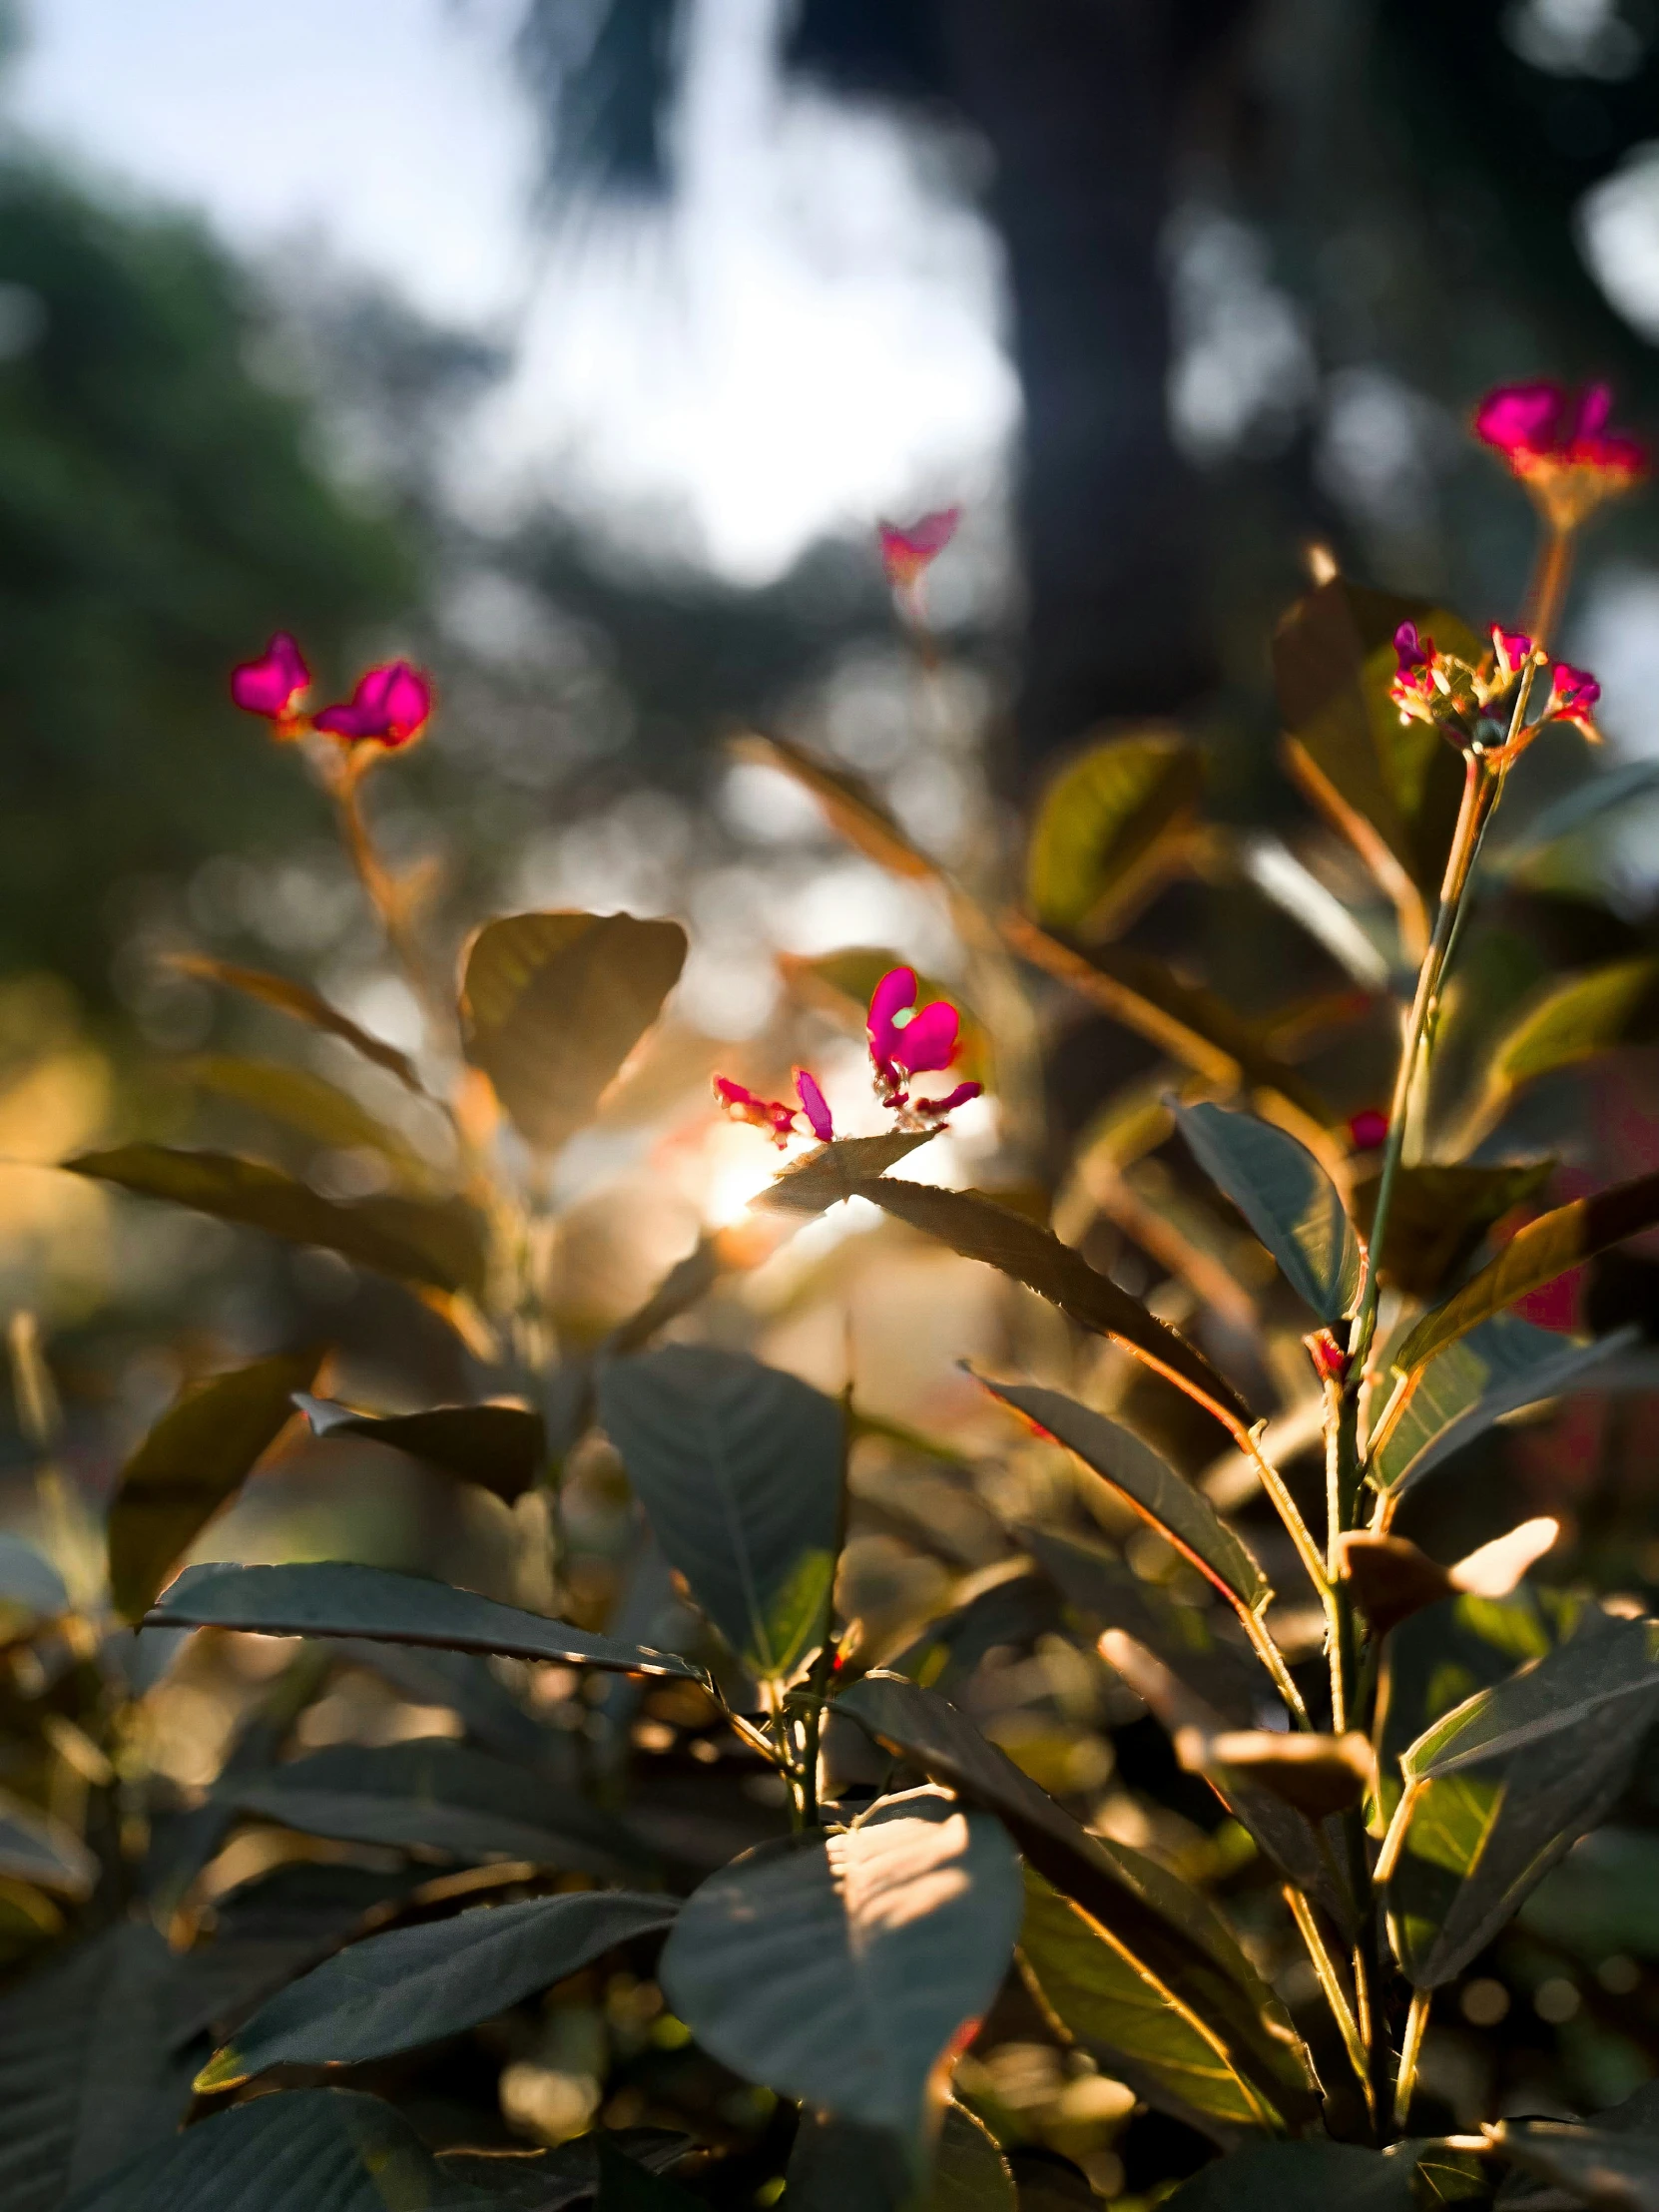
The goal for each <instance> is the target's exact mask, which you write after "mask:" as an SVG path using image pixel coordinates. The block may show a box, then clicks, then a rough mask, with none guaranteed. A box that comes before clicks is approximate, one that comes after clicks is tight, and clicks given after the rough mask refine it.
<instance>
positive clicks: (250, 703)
mask: <svg viewBox="0 0 1659 2212" xmlns="http://www.w3.org/2000/svg"><path fill="white" fill-rule="evenodd" d="M310 681H311V672H310V670H309V669H308V668H307V667H306V666H305V663H304V659H303V657H302V656H301V654H300V651H299V648H298V646H297V645H296V644H295V643H294V641H293V640H292V638H290V637H289V636H288V634H287V632H286V631H285V630H278V631H277V635H276V636H275V637H274V638H273V639H272V641H271V643H270V644H269V645H268V646H267V647H266V649H265V651H264V653H263V654H262V655H261V656H260V658H259V659H258V660H257V661H244V662H243V663H242V665H241V666H240V667H239V668H235V669H233V670H232V672H231V697H232V699H233V700H234V701H235V702H236V704H237V705H238V706H239V707H240V708H242V710H243V712H244V713H245V714H250V715H264V716H266V717H267V719H268V720H270V721H273V722H276V721H278V720H280V719H281V717H283V716H284V715H286V714H289V713H290V712H291V711H292V708H293V703H294V701H295V700H296V699H298V698H300V697H301V696H302V695H303V694H304V693H305V692H306V691H307V690H308V689H309V687H310Z"/></svg>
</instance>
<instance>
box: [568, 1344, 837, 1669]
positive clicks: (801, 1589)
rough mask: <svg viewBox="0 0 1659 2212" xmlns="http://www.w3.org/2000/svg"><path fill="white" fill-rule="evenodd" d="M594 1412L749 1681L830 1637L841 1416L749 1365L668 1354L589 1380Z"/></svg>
mask: <svg viewBox="0 0 1659 2212" xmlns="http://www.w3.org/2000/svg"><path fill="white" fill-rule="evenodd" d="M599 1414H600V1419H601V1421H602V1422H603V1424H604V1426H605V1428H606V1430H607V1431H608V1432H609V1435H610V1438H611V1441H612V1442H613V1443H614V1444H615V1445H616V1447H617V1449H618V1451H620V1452H621V1454H622V1461H623V1465H624V1466H625V1467H626V1468H627V1470H628V1479H629V1481H630V1482H631V1483H632V1484H633V1486H634V1489H635V1491H636V1493H637V1495H638V1497H639V1499H640V1502H641V1503H642V1504H643V1505H644V1507H645V1510H646V1513H647V1516H648V1517H649V1519H650V1521H651V1525H652V1527H653V1529H654V1530H655V1531H656V1535H657V1541H658V1542H659V1543H660V1544H661V1545H662V1547H663V1551H664V1554H665V1555H666V1557H667V1559H668V1561H669V1564H670V1565H671V1566H672V1567H674V1568H676V1569H677V1570H678V1571H679V1572H680V1573H681V1574H682V1575H684V1576H685V1578H686V1582H687V1584H688V1586H689V1587H690V1590H691V1593H692V1596H693V1597H694V1598H695V1599H696V1601H697V1603H698V1604H699V1605H700V1606H701V1607H702V1609H703V1611H704V1612H705V1613H706V1614H707V1615H708V1616H709V1618H710V1620H712V1621H713V1622H714V1624H715V1626H716V1627H717V1628H718V1629H719V1630H720V1633H721V1634H722V1636H724V1637H725V1639H726V1641H727V1643H728V1644H729V1645H730V1646H731V1647H732V1649H733V1651H734V1652H736V1653H737V1655H738V1657H739V1658H740V1659H742V1660H743V1662H744V1664H745V1665H746V1666H747V1667H749V1668H750V1670H751V1671H752V1672H753V1673H755V1674H756V1675H758V1676H760V1677H762V1678H764V1679H767V1680H770V1681H785V1680H787V1679H788V1678H789V1676H790V1675H791V1674H792V1673H793V1672H794V1671H795V1668H796V1667H797V1666H798V1665H799V1663H800V1662H801V1660H802V1659H803V1658H804V1657H805V1655H806V1653H807V1652H808V1651H809V1650H810V1649H811V1648H813V1647H814V1646H815V1645H816V1644H820V1643H822V1642H823V1639H824V1636H825V1634H826V1632H827V1630H828V1627H829V1606H830V1584H831V1581H832V1580H833V1577H834V1571H835V1553H836V1549H837V1538H838V1531H839V1528H840V1520H841V1502H840V1500H841V1482H842V1470H843V1465H844V1460H845V1451H846V1439H845V1418H844V1415H843V1413H842V1411H841V1408H840V1406H839V1405H837V1404H836V1402H835V1400H834V1399H833V1398H830V1397H826V1396H825V1394H824V1392H823V1391H822V1390H815V1389H813V1388H812V1387H811V1385H810V1384H808V1383H802V1382H800V1381H799V1380H798V1379H797V1378H796V1377H795V1376H793V1375H785V1374H783V1373H782V1372H781V1371H780V1370H779V1369H777V1368H769V1367H764V1366H763V1365H762V1363H761V1362H760V1361H759V1360H754V1359H751V1358H750V1357H749V1356H748V1355H747V1354H743V1353H735V1352H718V1351H715V1350H714V1349H712V1348H710V1347H706V1346H702V1345H669V1346H666V1347H665V1348H664V1349H663V1350H662V1351H661V1352H649V1353H644V1354H641V1355H640V1356H639V1357H637V1358H635V1359H631V1360H616V1361H608V1362H607V1363H606V1364H605V1365H604V1366H603V1367H602V1368H601V1369H600V1372H599Z"/></svg>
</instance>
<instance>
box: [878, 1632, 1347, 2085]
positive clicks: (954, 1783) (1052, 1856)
mask: <svg viewBox="0 0 1659 2212" xmlns="http://www.w3.org/2000/svg"><path fill="white" fill-rule="evenodd" d="M834 1710H835V1712H837V1713H842V1714H850V1715H851V1717H852V1719H853V1720H855V1721H856V1722H857V1723H858V1725H859V1726H860V1727H861V1728H862V1729H863V1730H864V1731H865V1733H866V1734H867V1735H869V1736H871V1737H873V1738H874V1739H875V1741H876V1742H877V1743H879V1744H883V1745H885V1746H886V1748H887V1749H888V1750H889V1751H892V1752H893V1753H895V1754H897V1755H901V1756H902V1757H904V1758H906V1759H910V1760H913V1761H914V1762H915V1764H916V1765H917V1766H919V1767H920V1768H921V1769H922V1771H923V1772H924V1773H925V1774H929V1775H931V1776H932V1777H933V1778H934V1780H935V1781H938V1782H943V1783H946V1784H948V1786H949V1787H950V1788H951V1789H954V1790H956V1791H958V1792H960V1794H961V1795H962V1796H963V1797H965V1798H967V1799H969V1800H970V1801H972V1802H974V1803H977V1804H980V1805H983V1806H985V1807H987V1808H988V1809H989V1810H990V1811H992V1812H994V1813H995V1814H996V1815H997V1817H998V1819H999V1820H1000V1821H1001V1822H1002V1823H1003V1825H1004V1827H1006V1828H1007V1830H1008V1831H1009V1833H1010V1835H1012V1837H1013V1838H1014V1841H1015V1842H1016V1843H1017V1844H1018V1845H1019V1848H1020V1850H1021V1851H1022V1852H1023V1853H1024V1854H1025V1857H1026V1859H1027V1861H1028V1862H1029V1863H1030V1865H1031V1866H1033V1867H1035V1868H1036V1869H1037V1871H1038V1873H1039V1874H1041V1875H1043V1876H1044V1877H1045V1879H1046V1880H1047V1881H1049V1882H1051V1883H1052V1884H1053V1886H1054V1887H1055V1889H1056V1890H1058V1891H1060V1892H1061V1893H1062V1894H1063V1895H1064V1896H1066V1897H1068V1898H1070V1899H1071V1900H1072V1901H1073V1903H1074V1904H1076V1905H1079V1906H1081V1907H1082V1909H1083V1910H1084V1912H1086V1913H1087V1914H1088V1915H1089V1916H1090V1918H1091V1919H1092V1920H1094V1921H1096V1922H1097V1923H1098V1924H1099V1926H1100V1927H1101V1928H1102V1929H1103V1930H1106V1931H1108V1932H1109V1933H1110V1935H1111V1936H1112V1937H1113V1939H1114V1940H1115V1941H1117V1942H1119V1943H1121V1944H1122V1945H1123V1946H1124V1948H1125V1949H1126V1950H1127V1951H1129V1952H1130V1953H1131V1954H1132V1955H1133V1956H1134V1957H1136V1958H1137V1959H1139V1960H1140V1961H1141V1963H1142V1964H1143V1966H1145V1967H1146V1969H1147V1970H1148V1971H1149V1972H1151V1973H1153V1974H1155V1975H1156V1976H1157V1978H1158V1980H1159V1981H1160V1982H1162V1983H1163V1985H1164V1986H1165V1987H1167V1988H1170V1989H1173V1990H1175V1991H1176V1992H1177V1993H1178V1994H1179V1996H1180V1997H1181V1999H1182V2001H1183V2002H1184V2003H1186V2004H1189V2005H1191V2006H1192V2008H1193V2009H1194V2011H1195V2012H1196V2013H1197V2014H1198V2015H1199V2016H1200V2017H1201V2018H1203V2019H1204V2020H1205V2021H1206V2023H1207V2024H1208V2025H1209V2026H1210V2027H1211V2028H1212V2029H1214V2030H1215V2031H1216V2032H1217V2033H1219V2034H1220V2035H1221V2036H1222V2037H1223V2039H1224V2041H1225V2043H1226V2047H1227V2049H1228V2052H1229V2054H1230V2056H1231V2059H1232V2062H1233V2063H1234V2064H1235V2065H1236V2066H1237V2067H1238V2068H1239V2070H1240V2071H1241V2072H1242V2073H1243V2074H1244V2075H1245V2076H1246V2077H1247V2078H1248V2079H1249V2080H1250V2081H1251V2082H1253V2083H1254V2085H1255V2087H1256V2088H1257V2089H1258V2090H1259V2091H1261V2092H1262V2094H1263V2096H1264V2098H1265V2099H1266V2100H1267V2101H1268V2102H1270V2103H1271V2104H1272V2105H1273V2107H1274V2108H1275V2109H1276V2110H1277V2111H1278V2112H1279V2113H1280V2114H1281V2115H1282V2116H1283V2118H1284V2119H1285V2121H1286V2122H1287V2124H1289V2125H1292V2126H1296V2125H1299V2124H1300V2123H1301V2122H1302V2121H1303V2120H1305V2119H1308V2118H1310V2117H1311V2116H1312V2115H1313V2113H1314V2112H1315V2110H1316V2109H1317V2100H1316V2098H1315V2096H1314V2094H1313V2085H1312V2077H1311V2076H1310V2074H1309V2073H1308V2070H1307V2067H1306V2064H1305V2062H1304V2060H1303V2057H1302V2053H1301V2046H1300V2044H1299V2043H1298V2042H1297V2040H1296V2037H1295V2033H1294V2031H1293V2029H1292V2027H1291V2023H1290V2018H1289V2015H1288V2014H1287V2013H1286V2011H1285V2008H1284V2006H1283V2005H1282V2004H1281V2003H1280V2001H1279V1999H1278V1998H1277V1997H1276V1996H1275V1995H1274V1993H1273V1991H1272V1990H1271V1989H1270V1988H1269V1987H1268V1986H1267V1984H1266V1983H1265V1982H1264V1981H1263V1980H1262V1978H1261V1976H1260V1975H1259V1974H1258V1973H1257V1972H1256V1970H1255V1968H1254V1967H1253V1966H1252V1965H1251V1964H1250V1962H1249V1960H1248V1959H1247V1958H1246V1957H1245V1955H1244V1952H1243V1951H1242V1950H1241V1949H1240V1948H1239V1944H1238V1941H1237V1939H1236V1938H1235V1937H1234V1936H1233V1934H1232V1932H1231V1930H1230V1929H1229V1928H1228V1927H1227V1926H1226V1924H1225V1923H1224V1922H1223V1921H1222V1919H1221V1917H1220V1915H1219V1914H1218V1913H1217V1912H1216V1911H1215V1909H1214V1907H1213V1906H1211V1905H1210V1903H1209V1901H1208V1900H1207V1899H1205V1898H1203V1897H1201V1896H1200V1895H1199V1893H1198V1892H1197V1891H1196V1890H1194V1889H1192V1888H1190V1887H1189V1886H1188V1885H1187V1884H1186V1883H1184V1882H1181V1881H1179V1880H1177V1878H1176V1877H1175V1876H1174V1875H1172V1874H1169V1873H1167V1872H1166V1871H1165V1870H1164V1869H1163V1868H1162V1867H1160V1866H1158V1865H1157V1864H1156V1863H1155V1862H1154V1861H1152V1860H1150V1859H1147V1858H1144V1857H1143V1856H1142V1855H1141V1854H1140V1853H1139V1852H1134V1851H1130V1850H1128V1849H1127V1848H1126V1847H1125V1846H1124V1845H1122V1844H1114V1843H1111V1842H1109V1841H1108V1840H1107V1839H1106V1838H1105V1837H1102V1836H1096V1835H1093V1834H1091V1833H1090V1832H1089V1831H1088V1830H1087V1829H1085V1828H1082V1827H1080V1826H1079V1824H1078V1823H1077V1822H1076V1821H1074V1820H1073V1819H1072V1817H1071V1815H1070V1814H1069V1813H1067V1812H1066V1811H1065V1810H1064V1809H1063V1807H1061V1806H1058V1805H1056V1804H1055V1802H1054V1800H1053V1799H1052V1798H1051V1797H1049V1796H1048V1794H1047V1793H1046V1792H1045V1791H1043V1790H1040V1789H1039V1788H1038V1787H1037V1785H1036V1783H1034V1782H1033V1781H1031V1779H1030V1778H1029V1776H1027V1775H1024V1774H1022V1773H1021V1772H1020V1770H1019V1768H1018V1767H1016V1766H1015V1765H1014V1763H1013V1761H1012V1760H1011V1759H1010V1758H1009V1757H1008V1756H1007V1754H1006V1753H1005V1752H1003V1751H1001V1750H999V1749H998V1747H997V1746H996V1745H995V1744H992V1743H989V1742H987V1741H986V1739H985V1738H984V1737H983V1736H982V1735H981V1734H980V1732H979V1730H978V1729H977V1728H975V1726H974V1725H973V1723H972V1721H970V1720H969V1719H968V1718H967V1716H966V1714H964V1713H959V1712H958V1711H957V1710H956V1708H955V1707H954V1706H953V1705H951V1704H949V1703H948V1702H947V1701H946V1700H945V1699H944V1698H942V1697H939V1696H937V1695H936V1694H935V1693H934V1692H933V1691H931V1690H924V1689H922V1688H921V1687H920V1686H919V1685H918V1684H916V1683H914V1682H906V1681H904V1680H903V1679H902V1678H901V1677H899V1676H897V1675H891V1674H867V1675H865V1676H864V1678H863V1679H862V1681H860V1682H856V1683H854V1684H853V1685H852V1687H851V1688H850V1689H848V1690H846V1691H843V1692H842V1694H841V1696H840V1697H838V1698H837V1699H836V1700H835V1705H834Z"/></svg>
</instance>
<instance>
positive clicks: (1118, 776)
mask: <svg viewBox="0 0 1659 2212" xmlns="http://www.w3.org/2000/svg"><path fill="white" fill-rule="evenodd" d="M1203 788H1204V764H1203V761H1202V759H1201V757H1200V756H1199V754H1198V753H1197V752H1196V751H1195V750H1194V748H1193V747H1192V746H1190V745H1186V744H1184V743H1183V742H1182V740H1181V739H1180V738H1178V737H1174V736H1172V735H1170V734H1168V733H1166V732H1163V731H1145V732H1139V733H1137V734H1136V735H1134V736H1131V737H1122V738H1113V739H1110V740H1108V741H1107V742H1106V743H1105V744H1103V745H1095V746H1091V747H1090V748H1089V749H1088V751H1087V752H1085V753H1083V754H1081V755H1079V757H1078V758H1077V759H1076V760H1074V761H1071V762H1069V763H1068V764H1067V765H1066V766H1065V767H1063V768H1062V769H1061V770H1060V772H1059V773H1058V775H1056V776H1055V777H1054V778H1053V779H1052V780H1051V781H1050V783H1049V785H1048V787H1047V789H1046V790H1045V791H1044V793H1043V796H1042V798H1041V800H1040V801H1039V802H1038V806H1037V816H1036V821H1035V822H1034V824H1033V825H1032V829H1031V837H1030V842H1029V844H1028V845H1027V847H1026V855H1025V895H1026V899H1027V901H1028V903H1029V905H1030V908H1031V911H1032V912H1033V913H1034V914H1035V915H1036V917H1037V919H1038V920H1039V921H1040V922H1042V923H1043V924H1044V926H1045V927H1047V928H1050V929H1060V930H1070V931H1075V932H1077V933H1079V934H1081V935H1085V936H1087V935H1090V934H1092V929H1091V923H1093V924H1098V922H1099V921H1100V920H1101V919H1103V918H1105V917H1106V916H1107V915H1110V914H1112V913H1114V912H1119V911H1121V910H1122V908H1123V906H1124V905H1125V904H1126V903H1127V902H1128V900H1129V899H1131V898H1132V897H1133V896H1134V895H1135V890H1136V886H1137V883H1138V882H1140V881H1144V880H1145V878H1146V876H1147V875H1148V873H1149V872H1150V870H1151V869H1153V868H1154V867H1156V865H1157V863H1158V859H1159V856H1160V853H1161V852H1163V851H1164V850H1166V849H1167V848H1168V846H1169V845H1170V844H1171V843H1173V842H1174V841H1176V839H1177V838H1178V837H1179V835H1180V832H1181V831H1182V830H1185V829H1187V828H1188V827H1189V826H1190V825H1191V822H1192V820H1193V817H1194V815H1195V814H1196V812H1197V809H1198V802H1199V799H1200V797H1201V795H1202V793H1203Z"/></svg>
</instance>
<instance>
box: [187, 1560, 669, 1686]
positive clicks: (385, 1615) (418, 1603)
mask: <svg viewBox="0 0 1659 2212" xmlns="http://www.w3.org/2000/svg"><path fill="white" fill-rule="evenodd" d="M143 1625H144V1626H145V1627H146V1628H244V1629H249V1630H252V1631H253V1632H254V1633H255V1634H257V1635H262V1636H366V1637H368V1638H370V1639H372V1640H377V1641H383V1642H386V1643H394V1644H437V1645H440V1646H442V1647H443V1648H445V1649H447V1650H450V1651H495V1652H502V1653H505V1654H506V1655H508V1656H509V1657H512V1658H516V1659H552V1660H556V1661H558V1662H559V1663H560V1664H561V1665H563V1666H571V1667H602V1668H607V1669H610V1670H611V1671H613V1672H615V1673H618V1674H668V1675H679V1676H682V1677H683V1678H684V1679H686V1680H688V1681H700V1680H701V1679H702V1674H701V1670H700V1669H699V1668H697V1667H695V1666H694V1665H693V1664H692V1662H691V1661H690V1660H689V1659H682V1658H680V1657H679V1656H678V1655H677V1654H676V1653H673V1652H665V1651H651V1650H648V1649H647V1648H646V1647H645V1646H644V1645H639V1644H624V1643H619V1642H617V1641H616V1640H615V1639H614V1638H612V1637H609V1636H595V1635H592V1634H590V1633H589V1632H588V1630H586V1629H584V1628H570V1627H567V1626H566V1624H565V1623H564V1622H563V1621H553V1620H545V1619H543V1617H542V1616H541V1615H540V1614H539V1613H526V1612H523V1611H521V1610H520V1609H519V1607H518V1606H516V1605H502V1604H501V1603H499V1602H498V1600H496V1599H495V1598H491V1597H479V1596H478V1595H477V1594H476V1593H475V1592H474V1591H472V1590H457V1589H455V1588H454V1587H453V1586H452V1585H451V1584H450V1583H447V1582H434V1581H431V1580H429V1579H428V1578H427V1577H426V1576H425V1575H419V1574H396V1573H393V1572H392V1570H391V1569H390V1568H388V1567H360V1566H357V1565H356V1564H355V1563H354V1562H351V1561H347V1560H342V1559H323V1560H318V1561H315V1562H313V1563H310V1564H307V1565H304V1566H286V1567H235V1566H218V1565H213V1564H205V1565H202V1566H197V1567H187V1568H186V1569H185V1572H184V1573H183V1574H182V1575H180V1577H179V1579H178V1581H177V1582H175V1583H174V1584H173V1585H172V1586H171V1588H170V1589H168V1590H167V1591H166V1593H165V1594H164V1595H163V1597H162V1598H161V1600H160V1602H159V1603H158V1604H157V1605H155V1606H154V1607H153V1608H152V1609H151V1611H150V1612H149V1613H148V1614H147V1615H146V1616H145V1619H144V1623H143Z"/></svg>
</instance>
